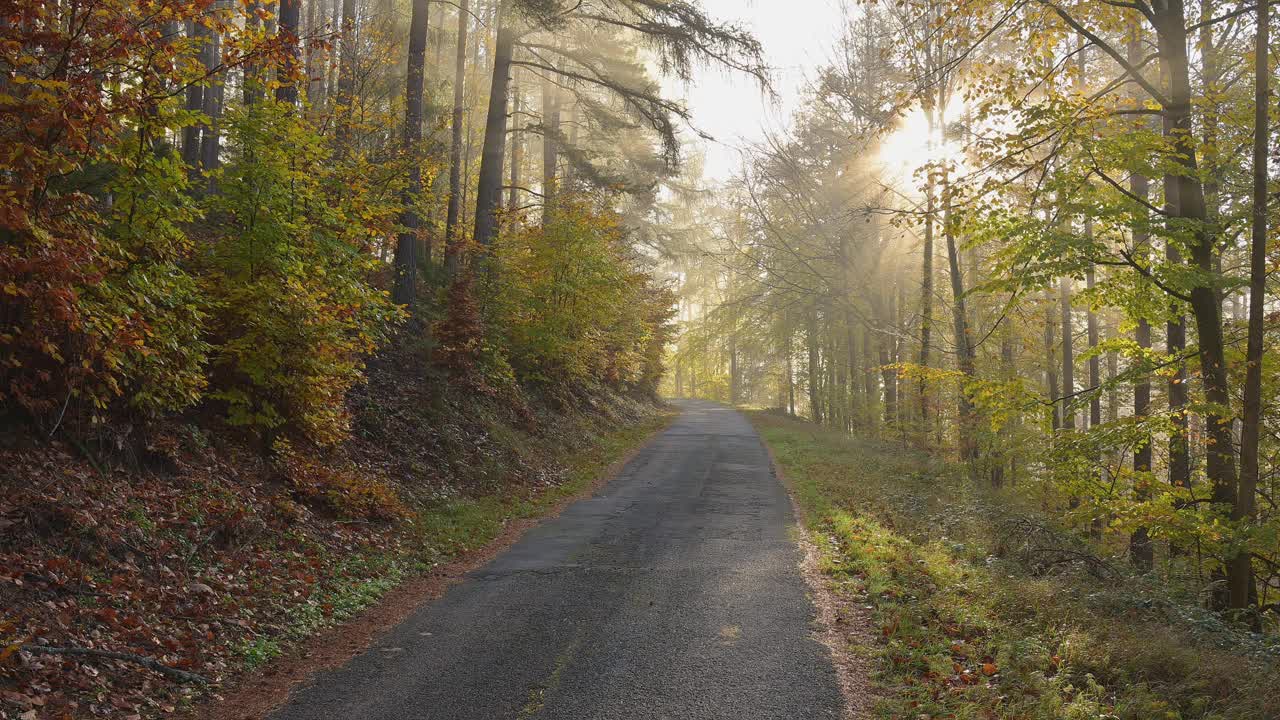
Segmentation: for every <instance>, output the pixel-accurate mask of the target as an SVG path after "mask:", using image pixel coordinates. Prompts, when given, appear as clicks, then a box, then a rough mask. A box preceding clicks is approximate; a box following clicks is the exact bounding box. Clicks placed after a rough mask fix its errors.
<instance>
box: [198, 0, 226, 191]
mask: <svg viewBox="0 0 1280 720" xmlns="http://www.w3.org/2000/svg"><path fill="white" fill-rule="evenodd" d="M221 6H222V3H221V2H218V3H215V4H214V6H213V7H214V9H215V10H217V9H220V8H221ZM205 32H206V34H207V35H206V40H205V44H204V48H202V50H201V52H202V54H203V56H204V58H203V61H204V66H205V70H206V71H207V72H208V73H209V84H208V85H207V86H206V87H205V89H204V98H203V105H204V107H203V112H204V114H205V117H206V118H208V120H207V122H206V124H205V126H204V132H203V134H202V136H201V138H200V169H201V170H203V171H204V172H205V174H206V180H207V185H206V186H205V191H206V192H210V193H212V192H214V191H215V190H216V187H215V185H216V182H215V181H214V179H213V178H212V177H209V176H208V173H209V172H210V171H212V170H215V169H217V167H218V164H219V160H220V156H221V151H222V143H221V131H222V128H221V125H222V106H223V98H224V97H225V94H226V86H225V84H224V83H225V79H226V78H225V73H223V72H222V71H221V70H219V67H220V66H221V65H222V35H221V34H220V33H218V32H217V31H214V30H206V31H205Z"/></svg>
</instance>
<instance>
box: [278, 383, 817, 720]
mask: <svg viewBox="0 0 1280 720" xmlns="http://www.w3.org/2000/svg"><path fill="white" fill-rule="evenodd" d="M679 406H680V408H681V410H682V413H681V415H680V417H679V418H678V419H677V420H676V421H675V422H674V423H673V424H672V425H671V426H670V427H669V428H668V429H667V430H666V431H665V432H663V433H662V434H660V435H658V436H657V437H656V438H654V439H653V440H652V441H651V442H650V443H649V444H648V445H647V446H646V447H645V448H643V449H642V450H641V451H640V452H639V453H637V454H636V456H635V457H634V458H633V459H632V460H631V462H629V463H628V464H626V465H625V467H624V468H623V469H622V471H621V472H620V473H619V474H618V475H617V476H616V477H615V478H614V479H613V480H612V481H611V482H610V483H609V484H608V485H607V486H605V487H604V489H602V490H601V491H600V492H599V493H598V494H597V495H596V496H594V497H592V498H590V499H587V500H582V501H579V502H577V503H575V504H573V505H571V506H569V507H568V508H567V509H566V510H565V511H564V512H563V513H562V514H561V515H560V516H559V517H557V518H555V519H553V520H549V521H547V522H545V523H543V524H542V525H540V526H538V527H536V528H534V529H532V530H530V531H529V532H528V533H527V534H526V535H525V536H524V537H523V538H522V539H521V540H520V541H519V542H518V543H516V544H515V545H514V546H512V547H511V548H510V549H509V550H507V551H506V552H505V553H503V554H502V555H500V556H499V557H497V558H496V559H495V560H493V561H492V562H490V563H489V564H488V565H487V566H485V567H483V568H481V569H479V570H477V571H475V572H474V573H472V574H471V575H470V576H469V577H468V578H467V579H466V580H465V581H463V582H462V583H460V584H458V585H456V586H454V587H453V588H451V589H450V590H449V591H448V592H447V593H446V594H445V596H444V597H442V598H440V599H439V600H437V601H435V602H432V603H428V604H426V605H424V606H422V607H420V608H418V609H417V610H416V611H415V612H414V614H413V615H411V616H410V617H409V618H408V619H407V620H405V621H404V622H403V623H401V624H400V625H399V626H397V627H396V628H395V629H394V630H392V631H391V632H389V633H388V634H387V635H386V636H384V637H383V638H381V639H380V640H379V641H378V642H377V643H376V644H375V645H374V647H373V648H372V649H370V650H369V651H368V652H366V653H364V654H363V655H360V656H358V657H356V658H354V659H353V660H351V661H350V662H349V663H347V664H346V665H345V666H344V667H342V668H340V669H338V670H335V671H332V672H326V673H323V674H320V675H318V676H316V677H315V678H313V680H312V682H311V683H310V684H309V685H308V686H307V687H305V688H303V689H301V690H297V691H295V692H294V694H293V695H292V697H291V698H290V700H289V702H288V704H286V705H285V706H283V707H282V708H280V709H279V710H277V711H276V712H275V713H274V714H273V715H271V716H270V717H272V718H274V719H275V720H329V719H333V720H338V719H339V718H340V719H341V720H400V719H402V718H403V719H405V720H408V719H410V718H412V719H414V720H423V719H430V720H436V719H439V720H507V719H510V720H533V719H535V718H555V719H561V720H569V719H573V720H579V719H581V720H631V719H635V720H641V719H643V720H664V719H667V720H704V719H706V720H711V719H716V720H721V719H723V720H772V719H775V718H786V719H787V720H801V719H805V720H808V719H811V718H813V719H816V718H837V717H839V716H840V712H841V707H842V704H841V699H840V692H839V689H838V686H837V678H836V673H835V670H834V669H833V667H832V664H831V659H830V656H829V654H828V651H827V650H826V648H825V647H824V646H823V645H821V644H820V643H819V642H818V641H817V640H815V639H814V637H813V628H812V624H813V622H814V620H813V618H814V609H813V606H812V604H811V603H810V600H809V598H808V595H807V587H806V585H805V581H804V579H803V577H802V575H801V572H800V569H799V566H798V565H799V562H800V550H799V548H798V547H797V545H796V542H795V538H794V537H793V533H792V526H793V524H794V522H795V520H794V517H793V515H792V509H791V502H790V500H789V498H788V497H787V494H786V491H785V490H784V489H783V487H782V486H781V484H780V483H779V481H778V480H777V479H776V478H775V477H774V475H773V472H772V471H771V468H770V463H769V457H768V454H767V453H766V451H765V448H764V446H763V445H762V444H761V441H760V438H759V437H758V436H757V435H756V432H755V430H754V429H752V427H751V425H750V424H749V423H748V422H747V420H746V419H745V418H743V417H742V415H740V414H738V413H737V412H735V411H733V410H731V409H729V408H726V407H724V406H721V405H715V404H712V403H709V402H701V401H682V402H680V403H679Z"/></svg>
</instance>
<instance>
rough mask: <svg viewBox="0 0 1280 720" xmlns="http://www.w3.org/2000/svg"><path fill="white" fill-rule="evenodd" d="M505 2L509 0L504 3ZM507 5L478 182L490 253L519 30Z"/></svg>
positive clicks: (481, 224) (480, 227)
mask: <svg viewBox="0 0 1280 720" xmlns="http://www.w3.org/2000/svg"><path fill="white" fill-rule="evenodd" d="M503 4H504V5H505V3H503ZM508 15H509V13H507V12H506V8H505V7H500V8H499V9H498V17H497V22H498V37H497V42H496V43H495V44H494V51H493V82H492V83H491V84H490V86H489V113H488V117H487V118H486V120H485V126H484V145H483V146H482V149H481V151H480V176H479V178H478V179H477V185H476V225H475V241H476V244H477V245H479V246H480V248H481V252H484V253H487V252H488V251H489V247H490V246H491V245H493V242H494V241H495V240H496V239H497V237H498V210H499V207H500V205H501V204H502V169H503V168H502V164H503V162H504V161H505V160H506V148H505V145H506V140H507V100H508V95H509V90H510V86H511V55H512V52H513V51H514V49H515V30H514V29H513V28H512V27H511V18H510V17H508Z"/></svg>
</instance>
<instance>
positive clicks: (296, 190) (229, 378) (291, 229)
mask: <svg viewBox="0 0 1280 720" xmlns="http://www.w3.org/2000/svg"><path fill="white" fill-rule="evenodd" d="M291 110H292V108H291V107H290V106H287V105H283V104H277V103H272V102H263V103H258V104H256V105H254V106H251V107H250V108H249V109H248V110H247V111H240V112H235V113H232V114H230V116H229V117H228V118H227V125H228V131H229V138H230V141H231V147H232V154H231V159H230V162H229V163H228V165H227V166H226V167H225V168H223V169H222V170H221V171H220V173H219V175H218V177H217V182H218V186H219V193H218V194H217V195H215V196H213V197H212V199H211V200H210V209H211V213H210V216H211V218H212V219H213V220H215V221H216V223H217V227H219V228H223V229H225V235H219V236H218V237H215V238H214V239H213V240H212V242H210V243H209V245H208V250H207V252H206V254H205V256H204V258H203V260H202V261H203V263H204V268H203V270H204V272H203V273H202V277H201V280H202V288H203V290H204V293H205V294H206V296H207V297H208V299H209V308H210V315H211V318H212V321H211V327H210V339H211V341H212V342H213V344H214V345H215V347H216V351H215V356H214V360H213V372H212V377H211V384H212V392H211V396H212V397H213V398H216V399H218V400H221V401H223V402H225V403H226V406H227V417H228V420H229V421H230V422H231V423H232V424H234V425H242V426H246V427H249V428H251V429H253V430H255V431H258V432H262V433H267V434H275V433H276V432H277V431H279V430H281V429H288V428H289V427H293V428H295V429H297V430H300V431H302V432H303V434H305V435H306V436H307V437H308V438H310V439H311V440H314V441H316V442H319V443H324V444H327V443H333V442H336V441H337V440H339V439H341V438H342V437H344V436H345V434H346V431H347V429H348V424H349V418H348V416H347V410H346V403H345V398H346V393H347V391H348V390H350V389H351V387H352V386H353V385H355V384H356V383H357V382H359V381H360V379H361V377H362V370H363V367H364V363H363V358H364V356H365V355H366V354H368V353H370V352H371V351H373V350H374V349H375V348H376V347H377V346H378V345H379V344H380V343H381V342H383V341H385V340H386V339H387V337H388V334H389V332H390V330H391V329H392V327H393V326H394V324H395V323H396V322H397V321H398V319H399V318H400V317H401V311H400V310H399V309H398V308H396V306H394V305H392V303H391V301H390V300H389V298H388V297H387V294H386V292H384V291H382V290H379V289H377V288H376V287H374V286H373V285H372V284H370V281H369V278H370V277H371V276H372V275H373V273H374V271H375V269H376V266H377V262H378V261H377V258H376V257H374V256H373V255H372V253H370V252H368V249H369V247H370V243H371V241H372V240H373V238H375V237H376V236H377V234H378V232H379V231H380V230H381V231H383V232H385V231H386V228H390V227H391V224H392V222H393V220H394V217H395V213H396V210H397V209H398V208H397V207H396V206H395V205H394V204H393V203H391V202H380V198H378V197H376V196H374V195H372V193H370V192H369V191H368V189H367V188H368V186H367V185H365V184H364V183H361V182H355V181H353V178H352V177H351V175H353V174H359V175H365V174H366V173H367V171H368V168H366V167H362V166H361V165H360V164H359V163H354V162H349V163H337V164H335V162H334V158H333V157H332V156H331V153H330V151H329V149H328V146H327V145H326V144H325V142H324V141H323V139H322V138H321V137H320V135H319V134H318V133H316V132H315V131H314V130H313V129H312V128H311V127H310V126H309V125H307V124H306V122H305V121H303V120H301V119H299V118H298V117H296V116H295V115H294V114H293V112H291ZM349 180H352V181H351V182H349ZM392 197H394V196H392Z"/></svg>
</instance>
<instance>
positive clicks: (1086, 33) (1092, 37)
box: [1038, 0, 1172, 108]
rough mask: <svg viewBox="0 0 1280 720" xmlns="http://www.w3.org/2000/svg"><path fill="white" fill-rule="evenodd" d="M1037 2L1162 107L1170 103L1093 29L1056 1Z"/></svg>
mask: <svg viewBox="0 0 1280 720" xmlns="http://www.w3.org/2000/svg"><path fill="white" fill-rule="evenodd" d="M1038 2H1039V3H1040V4H1041V5H1045V6H1047V7H1049V8H1050V9H1052V10H1053V11H1054V12H1055V13H1057V15H1058V17H1060V18H1062V20H1063V22H1065V23H1066V24H1068V25H1070V26H1071V28H1072V29H1073V30H1075V31H1076V32H1078V33H1080V35H1082V36H1083V37H1085V38H1086V39H1087V40H1089V42H1092V43H1093V44H1094V45H1097V46H1098V47H1099V48H1100V49H1101V50H1102V52H1104V53H1106V54H1107V55H1110V56H1111V59H1112V60H1115V61H1116V63H1117V64H1118V65H1119V66H1120V67H1121V68H1124V71H1125V72H1127V73H1129V75H1130V76H1131V77H1132V78H1133V79H1134V82H1136V83H1138V84H1139V85H1141V86H1142V89H1143V90H1146V91H1147V94H1149V95H1150V96H1151V97H1152V99H1154V100H1155V101H1156V102H1158V103H1160V105H1161V106H1162V107H1166V108H1167V107H1169V106H1170V105H1171V104H1172V103H1170V102H1169V99H1168V98H1166V97H1165V96H1164V93H1162V92H1160V89H1159V88H1157V87H1156V86H1155V85H1152V84H1151V83H1150V82H1149V81H1148V80H1147V78H1146V77H1145V76H1144V75H1143V74H1142V73H1141V71H1139V70H1138V69H1137V68H1135V67H1134V66H1133V65H1131V64H1130V63H1129V61H1128V60H1126V59H1125V58H1124V56H1123V55H1121V54H1120V53H1119V52H1118V51H1117V50H1116V49H1115V48H1113V47H1111V45H1109V44H1108V43H1106V42H1105V41H1103V39H1102V38H1100V37H1098V36H1097V35H1096V34H1094V33H1093V31H1091V30H1089V28H1087V27H1085V26H1084V25H1082V24H1080V21H1079V20H1076V19H1075V18H1074V17H1072V16H1071V14H1070V13H1068V12H1067V11H1066V10H1063V9H1062V8H1061V7H1060V6H1059V5H1058V4H1057V3H1054V2H1052V1H1051V0H1038Z"/></svg>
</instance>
